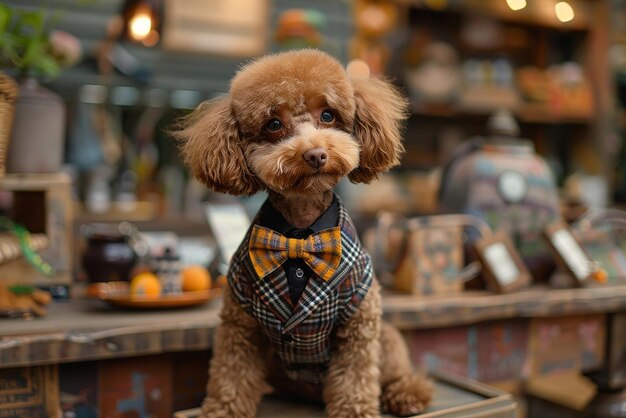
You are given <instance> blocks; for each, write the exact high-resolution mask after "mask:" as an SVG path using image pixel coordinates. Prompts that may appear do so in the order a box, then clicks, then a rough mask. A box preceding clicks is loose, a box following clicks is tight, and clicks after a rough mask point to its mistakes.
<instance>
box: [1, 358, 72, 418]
mask: <svg viewBox="0 0 626 418" xmlns="http://www.w3.org/2000/svg"><path fill="white" fill-rule="evenodd" d="M0 417H2V418H39V417H49V418H60V415H59V374H58V368H57V366H56V365H53V366H39V367H20V368H15V369H0Z"/></svg>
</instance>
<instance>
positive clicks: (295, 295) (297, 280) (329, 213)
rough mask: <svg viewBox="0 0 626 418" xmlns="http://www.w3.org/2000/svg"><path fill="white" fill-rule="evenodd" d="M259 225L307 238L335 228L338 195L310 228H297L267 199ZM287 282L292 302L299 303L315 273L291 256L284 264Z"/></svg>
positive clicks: (285, 234) (337, 214)
mask: <svg viewBox="0 0 626 418" xmlns="http://www.w3.org/2000/svg"><path fill="white" fill-rule="evenodd" d="M258 219H259V221H258V225H260V226H264V227H266V228H270V229H272V230H274V231H276V232H278V233H279V234H282V235H284V236H286V237H287V238H301V239H303V238H307V237H308V236H309V235H311V234H315V233H318V232H320V231H323V230H325V229H330V228H334V227H336V226H337V224H338V223H339V203H338V201H337V196H333V201H332V203H331V204H330V206H329V207H328V209H326V211H325V212H324V213H322V214H321V215H320V217H319V218H317V220H316V221H315V222H313V224H311V225H310V226H309V227H308V228H296V227H294V226H292V225H291V224H289V222H287V220H286V219H285V218H284V217H283V215H281V214H280V212H279V211H278V210H276V208H274V206H273V205H272V204H271V203H270V201H269V199H268V200H266V201H265V203H264V204H263V206H262V207H261V210H260V216H259V218H258ZM282 268H283V270H284V271H285V275H286V277H287V283H288V285H289V296H290V298H291V303H292V304H293V305H294V306H295V305H297V304H298V300H299V299H300V296H302V292H303V291H304V288H305V287H306V285H307V283H308V281H309V279H310V278H311V276H312V275H313V274H315V273H313V271H312V270H311V268H310V267H309V266H307V264H306V263H305V262H304V261H303V260H302V259H301V258H290V259H288V260H287V261H285V262H284V263H283V265H282Z"/></svg>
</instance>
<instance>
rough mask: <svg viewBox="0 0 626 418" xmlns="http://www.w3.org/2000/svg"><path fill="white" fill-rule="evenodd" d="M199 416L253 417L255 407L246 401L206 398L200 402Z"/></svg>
mask: <svg viewBox="0 0 626 418" xmlns="http://www.w3.org/2000/svg"><path fill="white" fill-rule="evenodd" d="M201 411H202V415H201V418H235V417H236V418H254V416H255V415H256V408H254V407H252V405H250V404H249V403H246V402H228V401H219V400H217V399H213V398H206V399H205V400H204V402H203V403H202V408H201Z"/></svg>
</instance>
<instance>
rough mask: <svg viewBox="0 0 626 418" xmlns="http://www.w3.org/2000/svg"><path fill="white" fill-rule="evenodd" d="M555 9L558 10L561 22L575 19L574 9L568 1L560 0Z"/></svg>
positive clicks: (557, 14)
mask: <svg viewBox="0 0 626 418" xmlns="http://www.w3.org/2000/svg"><path fill="white" fill-rule="evenodd" d="M554 11H555V12H556V18H557V19H559V20H560V21H561V22H563V23H566V22H569V21H571V20H573V19H574V16H575V14H574V9H573V8H572V6H571V5H570V4H569V3H568V2H566V1H560V2H558V3H557V4H555V5H554Z"/></svg>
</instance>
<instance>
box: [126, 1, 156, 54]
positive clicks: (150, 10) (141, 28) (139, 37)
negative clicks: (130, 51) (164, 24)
mask: <svg viewBox="0 0 626 418" xmlns="http://www.w3.org/2000/svg"><path fill="white" fill-rule="evenodd" d="M160 15H161V2H160V1H158V0H126V1H125V2H124V7H123V9H122V18H123V20H124V29H123V32H122V37H123V38H124V39H126V40H129V41H132V42H139V43H141V44H143V45H144V46H148V47H150V46H155V45H156V44H158V43H159V40H160V38H161V35H160V30H161V17H160Z"/></svg>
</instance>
